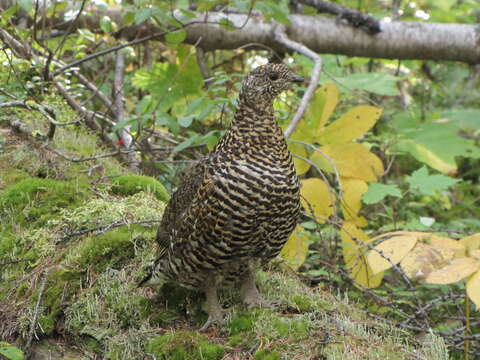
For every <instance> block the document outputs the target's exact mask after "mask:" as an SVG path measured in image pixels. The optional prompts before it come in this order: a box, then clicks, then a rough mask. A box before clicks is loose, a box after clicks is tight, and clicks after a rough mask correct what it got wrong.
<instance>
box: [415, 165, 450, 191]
mask: <svg viewBox="0 0 480 360" xmlns="http://www.w3.org/2000/svg"><path fill="white" fill-rule="evenodd" d="M458 181H459V180H457V179H452V178H450V177H448V176H445V175H441V174H437V175H429V174H428V170H427V167H426V166H422V167H421V168H420V169H418V170H416V171H414V172H413V173H412V175H411V176H407V182H408V183H409V184H410V187H411V188H412V189H415V190H418V191H419V192H420V193H421V194H424V195H435V193H436V192H437V191H444V190H447V189H448V188H449V187H451V186H453V185H454V184H456V183H458Z"/></svg>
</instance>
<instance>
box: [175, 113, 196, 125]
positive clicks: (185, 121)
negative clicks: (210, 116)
mask: <svg viewBox="0 0 480 360" xmlns="http://www.w3.org/2000/svg"><path fill="white" fill-rule="evenodd" d="M194 118H195V115H188V116H182V117H180V118H178V123H179V124H180V126H181V127H189V126H190V125H192V122H193V119H194Z"/></svg>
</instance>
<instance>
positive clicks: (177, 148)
mask: <svg viewBox="0 0 480 360" xmlns="http://www.w3.org/2000/svg"><path fill="white" fill-rule="evenodd" d="M199 139H200V135H199V134H194V135H193V136H191V137H189V138H188V139H187V140H185V141H183V142H181V143H180V144H178V145H177V146H175V148H174V149H173V151H176V152H178V151H182V150H183V149H186V148H187V147H189V146H190V145H193V144H194V143H195V142H197V141H198V140H199Z"/></svg>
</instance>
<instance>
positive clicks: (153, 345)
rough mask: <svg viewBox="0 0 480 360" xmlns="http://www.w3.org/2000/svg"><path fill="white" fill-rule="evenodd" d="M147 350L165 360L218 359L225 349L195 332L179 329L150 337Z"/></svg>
mask: <svg viewBox="0 0 480 360" xmlns="http://www.w3.org/2000/svg"><path fill="white" fill-rule="evenodd" d="M147 352H149V353H152V354H153V355H155V356H156V357H157V359H165V360H166V359H169V360H197V359H203V360H219V359H221V358H222V357H223V355H224V353H225V349H224V347H223V346H221V345H219V344H215V343H212V342H209V341H208V340H207V339H205V337H203V336H202V335H200V334H198V333H196V332H191V331H185V330H179V331H177V332H175V333H169V334H165V335H162V336H159V337H156V338H154V339H151V340H150V341H149V342H148V344H147Z"/></svg>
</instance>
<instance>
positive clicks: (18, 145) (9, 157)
mask: <svg viewBox="0 0 480 360" xmlns="http://www.w3.org/2000/svg"><path fill="white" fill-rule="evenodd" d="M63 111H67V110H63ZM67 115H68V113H67ZM70 115H71V114H70ZM70 115H68V116H70ZM25 119H26V120H27V121H28V120H29V119H28V116H27V115H25ZM0 129H1V120H0ZM2 134H7V135H8V137H7V138H6V139H7V140H6V141H5V142H4V143H3V144H2V148H1V150H0V170H1V171H0V174H1V175H0V263H1V264H2V266H1V267H0V324H1V325H0V338H1V339H4V340H7V341H10V342H15V343H16V344H17V346H19V347H20V348H22V347H23V346H24V345H25V343H26V341H27V339H29V338H30V337H31V334H32V332H31V331H32V329H33V340H34V346H33V348H34V350H35V352H38V353H39V354H40V353H42V354H47V355H48V356H51V358H53V359H67V358H68V359H77V360H80V359H86V358H104V359H118V360H121V359H122V360H123V359H142V358H149V357H148V356H150V358H156V359H179V360H180V359H185V360H187V359H205V360H207V359H209V360H210V359H212V360H213V359H218V360H220V359H232V360H233V359H242V360H243V359H245V360H246V359H255V360H278V359H347V360H348V359H447V355H446V350H445V346H444V345H443V343H442V341H441V340H440V339H439V338H437V337H435V336H433V335H432V336H427V337H426V338H425V339H424V340H422V341H416V340H415V339H414V338H413V337H412V335H411V334H409V333H406V332H403V331H400V330H397V329H395V328H392V327H390V326H388V325H386V324H385V323H382V322H380V321H377V320H373V319H370V318H368V317H367V316H366V315H365V313H363V312H362V311H360V310H358V309H357V308H356V307H355V305H354V304H351V303H349V302H348V301H346V300H345V299H339V298H337V297H335V296H333V295H332V294H330V293H328V292H324V291H322V290H321V288H316V289H312V288H309V287H307V286H306V285H304V284H302V282H301V281H300V280H299V279H297V278H296V277H295V275H294V274H292V273H291V272H284V271H283V270H282V268H281V267H277V268H276V269H275V270H270V271H266V272H259V274H258V279H257V280H258V284H259V286H260V290H261V292H262V294H263V295H264V297H265V298H266V299H267V300H269V301H272V302H275V303H276V304H277V305H276V307H275V308H274V309H254V310H247V309H245V308H243V307H242V306H241V305H239V304H240V301H239V296H238V292H236V291H234V290H231V291H225V293H224V294H223V295H222V299H223V301H224V302H225V305H226V306H229V307H231V309H232V310H231V311H230V313H229V315H228V316H227V321H226V323H225V324H223V325H221V326H218V327H212V328H210V329H209V330H208V331H206V332H204V333H199V332H198V331H197V329H198V328H199V326H200V324H201V323H202V322H203V321H205V314H204V313H203V312H202V311H201V306H200V302H201V301H200V299H201V295H199V294H198V293H196V292H193V291H190V290H186V289H183V288H181V287H178V286H176V285H172V284H167V285H166V286H164V288H163V289H161V290H158V289H150V288H137V283H138V281H139V279H141V278H142V276H143V271H144V269H145V268H146V266H147V265H148V264H149V263H150V261H151V260H152V259H153V257H154V249H155V245H154V236H155V230H156V226H157V224H156V223H147V222H146V223H139V222H141V221H148V220H152V219H160V218H161V215H162V212H163V209H164V206H165V203H164V201H162V200H166V193H163V190H158V189H160V188H158V187H156V186H157V185H154V186H153V187H152V184H156V182H155V180H154V179H149V178H144V177H141V178H136V177H135V176H130V175H129V174H128V172H127V171H126V170H125V169H123V168H122V167H121V166H120V165H119V164H118V163H117V162H116V161H115V160H114V159H101V160H98V161H96V162H93V163H70V162H68V161H65V160H62V159H60V158H58V157H56V156H54V155H52V154H51V153H49V152H47V151H45V150H43V149H35V151H32V148H31V146H30V145H29V143H28V142H26V141H25V140H22V139H21V138H20V137H17V136H15V135H14V134H12V133H11V132H9V131H7V130H6V129H5V128H3V129H2ZM53 145H54V146H55V147H56V148H58V149H59V150H60V151H63V152H65V153H68V154H69V155H71V156H77V157H78V156H91V155H94V154H98V153H102V152H106V151H105V150H103V149H101V148H99V147H98V145H97V144H96V141H95V138H94V137H92V136H91V135H89V134H88V132H86V131H83V130H80V129H78V131H73V132H72V131H63V130H62V129H59V130H58V134H57V135H56V140H55V143H54V144H53ZM92 169H96V170H95V171H92ZM125 173H127V175H126V176H125ZM119 175H122V177H119ZM115 178H116V179H117V180H112V179H115ZM118 179H123V180H121V181H120V180H118ZM135 179H137V180H139V181H138V182H137V183H135V181H134V180H135ZM112 183H115V184H114V185H116V186H120V185H121V187H120V188H122V189H124V190H125V189H127V188H128V189H130V190H131V191H128V192H122V191H118V188H117V189H115V190H114V191H111V186H110V185H111V184H112ZM109 184H110V185H109ZM162 189H163V187H162ZM144 190H147V191H144ZM158 191H160V193H159V192H158ZM120 222H121V223H122V224H123V223H126V225H122V226H116V224H117V225H118V224H119V223H120ZM109 226H110V228H109ZM33 319H36V321H35V322H34V327H33V328H32V323H33V321H32V320H33ZM148 354H150V355H148ZM47 355H46V356H47ZM47 358H48V357H47Z"/></svg>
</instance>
